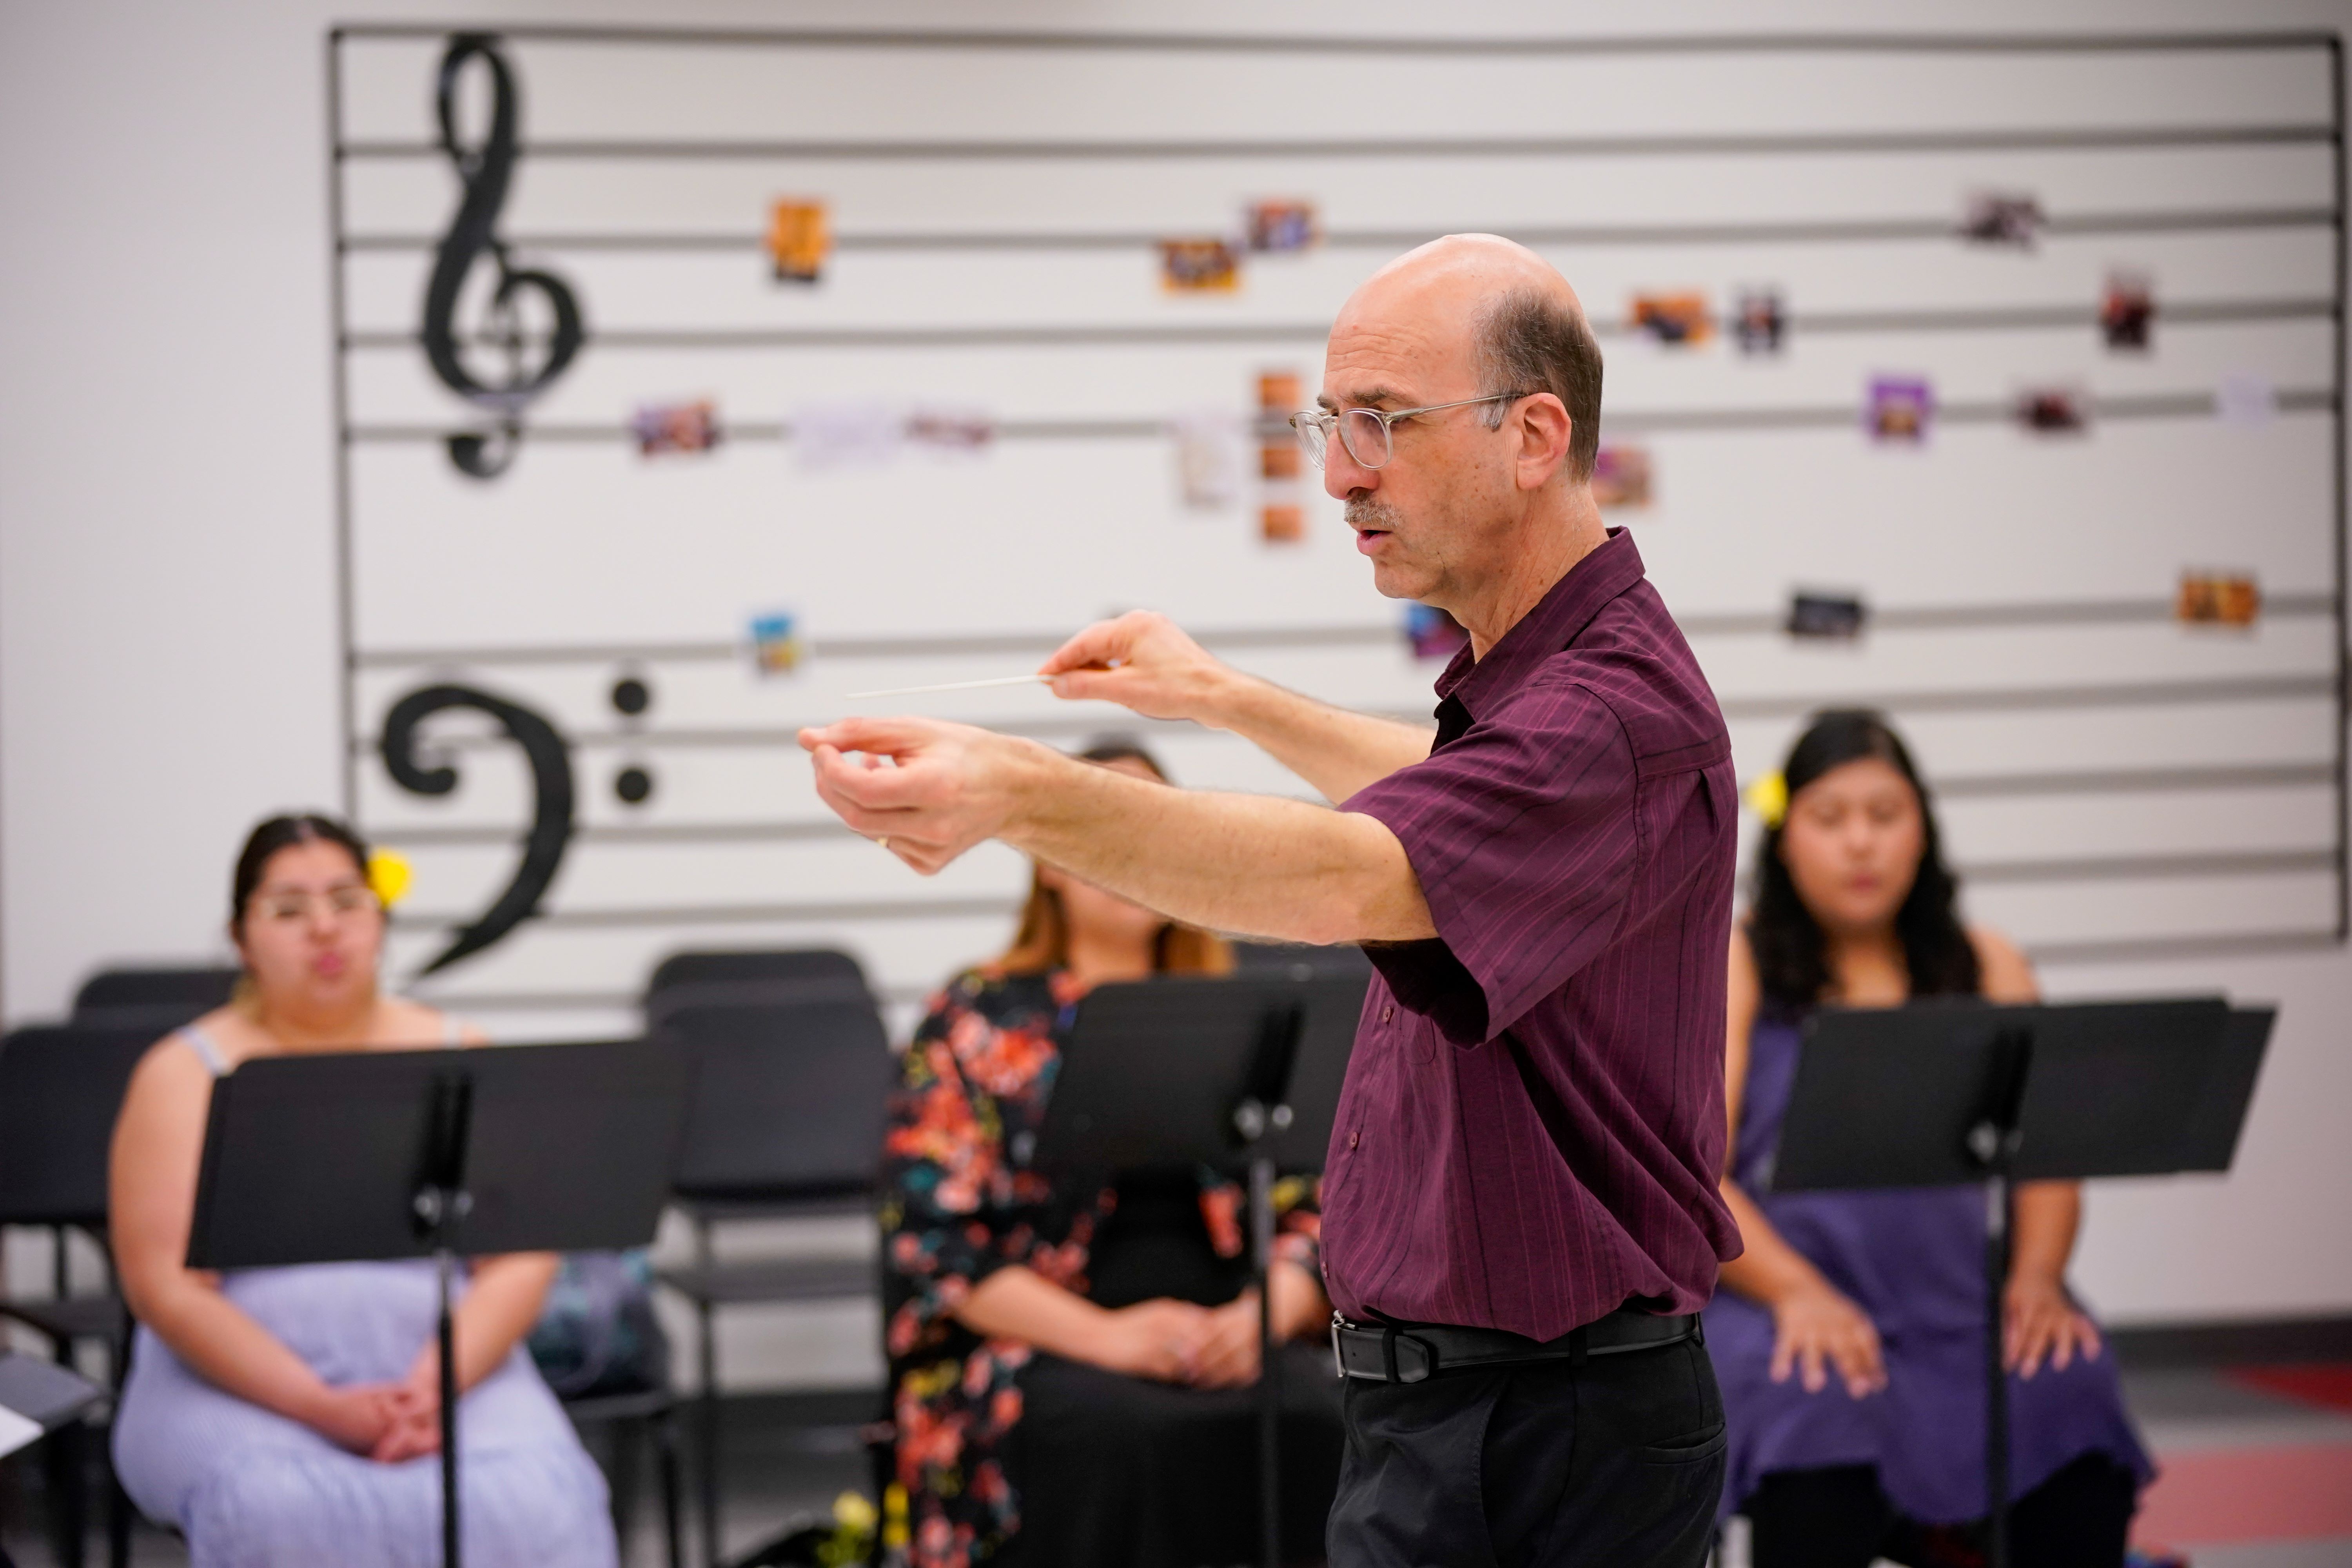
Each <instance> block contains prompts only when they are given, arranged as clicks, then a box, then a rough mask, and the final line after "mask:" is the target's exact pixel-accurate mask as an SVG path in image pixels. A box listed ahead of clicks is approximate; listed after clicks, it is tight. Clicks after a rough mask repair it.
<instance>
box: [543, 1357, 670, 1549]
mask: <svg viewBox="0 0 2352 1568" xmlns="http://www.w3.org/2000/svg"><path fill="white" fill-rule="evenodd" d="M562 1405H563V1413H564V1415H568V1416H570V1417H571V1418H572V1425H573V1426H579V1427H587V1426H608V1427H610V1428H611V1429H612V1432H613V1469H612V1477H611V1483H612V1489H613V1532H614V1534H615V1535H617V1536H618V1537H619V1538H620V1542H621V1561H622V1562H623V1563H627V1562H628V1560H629V1542H630V1537H631V1536H633V1535H634V1534H635V1525H636V1502H637V1463H636V1456H637V1436H638V1434H640V1433H646V1434H649V1435H651V1436H652V1438H653V1445H654V1464H655V1467H656V1470H655V1473H656V1478H657V1479H658V1481H659V1484H660V1486H661V1500H662V1535H663V1541H664V1543H665V1545H666V1547H667V1552H668V1559H667V1561H668V1563H669V1568H686V1537H685V1521H684V1517H683V1508H682V1503H681V1499H682V1495H683V1490H684V1489H683V1488H682V1486H681V1485H680V1482H679V1478H678V1460H677V1406H678V1399H677V1394H675V1393H673V1392H672V1391H671V1390H669V1389H667V1388H648V1389H641V1390H636V1391H634V1392H630V1393H625V1394H583V1395H581V1396H580V1397H578V1398H574V1399H565V1400H563V1401H562Z"/></svg>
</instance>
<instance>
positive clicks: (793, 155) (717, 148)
mask: <svg viewBox="0 0 2352 1568" xmlns="http://www.w3.org/2000/svg"><path fill="white" fill-rule="evenodd" d="M2335 140H2336V128H2335V126H2333V125H2332V124H2329V123H2327V122H2326V121H2268V122H2262V121H2257V122H2252V123H2246V124H2237V125H2051V126H2036V127H2032V128H2030V129H2025V130H2014V131H2011V130H2000V129H1992V128H1980V129H1955V130H1947V131H1899V130H1895V129H1892V128H1887V129H1872V130H1864V131H1828V132H1733V133H1718V132H1701V133H1697V134H1685V135H1644V136H1590V135H1588V136H1548V135H1528V134H1518V135H1510V136H1365V137H1333V138H1307V137H1299V138H1295V139H1294V138H1276V139H1274V140H1268V141H1255V140H1251V139H1248V138H1244V137H1171V138H1167V139H1164V140H1150V139H1145V138H1141V137H1136V138H1129V139H1122V140H1108V139H1106V140H1087V139H1083V138H1079V137H1046V138H1031V139H1013V138H1003V139H997V140H992V139H989V138H985V137H971V138H959V139H957V140H954V141H919V140H914V139H911V138H909V139H904V140H885V139H873V140H860V139H852V138H846V137H840V138H832V137H821V136H805V137H794V138H789V139H779V140H774V141H754V140H732V139H730V140H698V139H694V138H689V137H677V138H669V139H664V140H628V139H611V140H598V139H594V138H587V137H572V138H567V137H548V138H545V139H542V140H540V141H535V142H525V143H523V144H522V146H521V147H520V155H521V156H523V157H526V158H538V159H547V160H550V161H554V160H559V159H560V160H563V161H566V162H583V161H585V162H608V163H647V162H651V163H676V162H693V163H741V162H752V163H824V162H827V161H834V162H840V163H904V162H927V163H1118V162H1122V161H1134V162H1138V163H1213V162H1216V161H1218V160H1222V159H1234V160H1263V159H1280V160H1284V161H1287V162H1302V161H1309V160H1316V159H1328V160H1330V161H1332V162H1335V163H1356V162H1361V161H1363V160H1366V159H1396V158H1478V159H1487V160H1493V159H1504V158H1509V159H1530V158H1574V159H1581V160H1600V159H1611V158H1645V159H1646V158H1702V157H1703V158H1722V157H1773V156H1780V157H1851V156H1858V155H1880V156H1886V155H1895V156H1899V155H1903V154H1909V153H2087V152H2108V151H2116V152H2122V151H2129V152H2174V151H2179V150H2182V149H2186V148H2192V147H2290V146H2326V145H2330V144H2332V143H2333V142H2335ZM440 151H441V150H440V149H439V148H438V147H437V146H436V145H435V144H434V143H432V142H406V141H355V142H344V143H343V144H342V153H343V155H344V156H345V157H347V158H353V159H364V160H370V161H377V162H393V161H399V160H404V159H415V158H423V157H437V156H439V155H440Z"/></svg>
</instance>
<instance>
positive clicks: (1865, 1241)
mask: <svg viewBox="0 0 2352 1568" xmlns="http://www.w3.org/2000/svg"><path fill="white" fill-rule="evenodd" d="M1800 1029H1801V1021H1800V1020H1796V1019H1791V1018H1788V1017H1785V1016H1782V1017H1774V1016H1764V1017H1760V1018H1759V1020H1758V1022H1757V1025H1756V1028H1755V1032H1754V1034H1753V1035H1751V1036H1750V1037H1749V1046H1748V1091H1747V1094H1746V1095H1745V1096H1744V1098H1743V1100H1742V1105H1741V1112H1740V1121H1739V1137H1738V1144H1737V1147H1736V1149H1735V1151H1734V1153H1733V1157H1732V1174H1733V1176H1734V1178H1735V1179H1737V1180H1738V1183H1739V1184H1740V1185H1741V1186H1742V1187H1744V1188H1745V1189H1746V1190H1747V1192H1748V1195H1749V1196H1750V1197H1752V1198H1754V1199H1756V1201H1757V1203H1758V1205H1759V1206H1760V1207H1761V1208H1762V1209H1763V1211H1764V1214H1765V1216H1766V1217H1767V1218H1769V1219H1770V1220H1771V1222H1772V1224H1773V1226H1775V1227H1776V1228H1778V1229H1779V1231H1780V1234H1781V1236H1782V1237H1785V1238H1787V1240H1788V1243H1789V1245H1790V1246H1791V1247H1795V1248H1796V1249H1797V1250H1798V1251H1799V1252H1800V1253H1801V1254H1802V1255H1803V1256H1804V1257H1805V1258H1807V1259H1808V1260H1809V1261H1811V1264H1812V1265H1813V1267H1814V1268H1818V1269H1820V1270H1821V1271H1822V1274H1823V1275H1824V1276H1825V1277H1826V1278H1827V1279H1829V1282H1830V1283H1831V1284H1832V1285H1834V1286H1836V1287H1837V1288H1838V1289H1840V1290H1842V1291H1843V1292H1844V1293H1845V1294H1846V1295H1847V1296H1848V1297H1850V1298H1852V1299H1853V1300H1854V1301H1855V1302H1856V1303H1857V1304H1858V1305H1860V1306H1861V1308H1862V1309H1863V1310H1864V1311H1865V1312H1868V1313H1869V1314H1870V1317H1871V1321H1873V1322H1874V1323H1876V1324H1877V1325H1878V1333H1879V1338H1880V1340H1881V1341H1882V1342H1883V1343H1884V1346H1885V1358H1886V1386H1885V1389H1883V1390H1881V1391H1880V1392H1879V1393H1876V1394H1867V1395H1865V1396H1864V1397H1863V1398H1861V1399H1855V1398H1854V1397H1853V1396H1852V1395H1851V1394H1847V1393H1846V1391H1845V1385H1844V1384H1843V1382H1842V1381H1841V1380H1839V1379H1838V1378H1837V1376H1836V1375H1835V1374H1834V1373H1832V1376H1831V1378H1830V1381H1829V1384H1828V1386H1826V1387H1824V1388H1823V1389H1822V1391H1821V1392H1820V1393H1819V1394H1808V1393H1806V1392H1805V1388H1804V1384H1802V1383H1801V1382H1800V1381H1799V1380H1798V1378H1797V1376H1795V1375H1793V1374H1792V1375H1791V1376H1790V1379H1789V1381H1788V1382H1786V1383H1774V1382H1773V1381H1772V1380H1771V1377H1770V1375H1769V1367H1770V1365H1771V1360H1772V1314H1771V1313H1770V1312H1769V1310H1766V1309H1765V1308H1763V1307H1760V1306H1759V1305H1757V1304H1756V1303H1755V1302H1753V1301H1750V1300H1748V1299H1747V1298H1746V1297H1744V1296H1740V1295H1738V1294H1737V1293H1735V1292H1733V1291H1731V1290H1728V1289H1721V1290H1717V1292H1716V1297H1715V1300H1714V1302H1713V1303H1712V1304H1711V1305H1709V1306H1708V1308H1707V1309H1706V1348H1707V1350H1708V1352H1710V1353H1711V1354H1712V1356H1713V1357H1714V1360H1715V1371H1716V1378H1717V1382H1719V1383H1720V1384H1722V1387H1723V1406H1724V1415H1725V1419H1726V1421H1727V1424H1728V1426H1729V1427H1730V1433H1731V1447H1730V1456H1729V1458H1730V1468H1729V1473H1728V1475H1727V1478H1726V1479H1725V1481H1724V1489H1723V1505H1722V1512H1723V1513H1725V1514H1733V1513H1737V1512H1738V1511H1739V1508H1740V1505H1741V1504H1742V1503H1744V1502H1745V1501H1746V1500H1747V1499H1748V1494H1749V1493H1750V1492H1752V1491H1754V1490H1755V1489H1756V1485H1757V1483H1758V1482H1759V1481H1760V1480H1761V1479H1763V1478H1764V1476H1765V1474H1766V1473H1767V1472H1768V1471H1771V1470H1790V1469H1811V1468H1818V1467H1822V1466H1830V1465H1875V1466H1876V1467H1877V1468H1878V1479H1879V1484H1880V1486H1881V1487H1882V1488H1884V1489H1885V1492H1886V1495H1887V1497H1888V1498H1889V1499H1891V1500H1893V1502H1894V1504H1895V1507H1896V1508H1897V1509H1900V1510H1902V1511H1903V1512H1904V1513H1906V1514H1907V1515H1909V1516H1910V1517H1911V1518H1913V1519H1915V1520H1916V1521H1920V1522H1921V1523H1923V1524H1958V1523H1960V1522H1962V1521H1967V1520H1971V1519H1979V1518H1981V1517H1983V1514H1984V1499H1985V1465H1984V1446H1985V1396H1984V1395H1985V1383H1984V1333H1985V1303H1984V1235H1985V1231H1984V1196H1983V1194H1982V1192H1981V1190H1980V1189H1979V1188H1976V1187H1903V1188H1890V1189H1887V1190H1885V1191H1878V1192H1853V1193H1789V1194H1777V1195H1776V1194H1768V1193H1766V1192H1765V1191H1763V1190H1762V1188H1763V1183H1762V1180H1761V1178H1762V1177H1763V1175H1764V1174H1765V1173H1766V1172H1767V1171H1768V1170H1769V1168H1770V1163H1771V1160H1772V1156H1773V1154H1774V1153H1775V1152H1777V1150H1778V1149H1779V1146H1780V1121H1781V1118H1782V1117H1783V1116H1784V1115H1785V1114H1786V1113H1787V1111H1788V1109H1789V1095H1790V1089H1792V1088H1793V1087H1794V1086H1795V1082H1796V1076H1797V1051H1798V1037H1799V1031H1800ZM2009 1399H2010V1412H2011V1415H2010V1434H2011V1437H2010V1444H2011V1446H2010V1488H2011V1491H2010V1495H2011V1497H2021V1496H2023V1495H2024V1494H2025V1493H2026V1492H2027V1491H2029V1490H2031V1489H2033V1488H2034V1487H2036V1486H2039V1485H2040V1484H2041V1483H2042V1481H2044V1480H2046V1479H2049V1478H2050V1477H2051V1476H2052V1475H2053V1474H2055V1473H2056V1472H2057V1471H2058V1470H2060V1469H2062V1468H2064V1467H2065V1466H2066V1465H2068V1464H2070V1463H2072V1462H2073V1461H2074V1459H2076V1458H2079V1457H2081V1456H2082V1455H2084V1454H2086V1453H2101V1454H2105V1455H2108V1456H2109V1457H2111V1458H2114V1460H2115V1461H2116V1463H2117V1464H2119V1465H2121V1466H2123V1467H2124V1468H2126V1469H2128V1470H2130V1471H2131V1472H2132V1473H2133V1474H2134V1475H2136V1476H2137V1477H2138V1478H2139V1481H2140V1484H2141V1485H2143V1486H2145V1485H2146V1484H2147V1482H2148V1480H2149V1479H2152V1478H2153V1477H2154V1476H2155V1473H2156V1470H2155V1467H2154V1466H2153V1465H2151V1464H2150V1463H2149V1462H2148V1458H2147V1452H2146V1451H2145V1450H2144V1449H2142V1448H2141V1447H2140V1445H2139V1439H2138V1436H2137V1435H2136V1434H2135V1433H2134V1432H2133V1430H2132V1426H2131V1420H2130V1418H2129V1417H2128V1416H2127V1415H2125V1413H2124V1403H2123V1391H2122V1389H2121V1387H2120V1386H2119V1384H2117V1382H2116V1364H2115V1357H2114V1356H2113V1355H2112V1354H2110V1353H2107V1352H2105V1351H2104V1350H2103V1351H2102V1352H2101V1353H2100V1355H2099V1357H2098V1358H2097V1359H2096V1360H2095V1361H2084V1360H2083V1359H2082V1358H2080V1357H2079V1356H2078V1357H2077V1358H2076V1359H2075V1360H2074V1363H2073V1364H2072V1365H2070V1366H2069V1367H2067V1368H2066V1370H2065V1371H2063V1372H2059V1371H2056V1370H2054V1369H2053V1367H2052V1366H2051V1365H2050V1363H2048V1362H2047V1361H2045V1362H2043V1363H2042V1369H2041V1371H2039V1372H2038V1373H2035V1374H2034V1375H2033V1376H2032V1377H2031V1378H2021V1377H2017V1376H2015V1375H2011V1378H2010V1380H2009Z"/></svg>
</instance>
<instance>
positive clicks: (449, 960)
mask: <svg viewBox="0 0 2352 1568" xmlns="http://www.w3.org/2000/svg"><path fill="white" fill-rule="evenodd" d="M445 708H477V709H479V710H481V711H483V712H485V713H488V715H490V717H492V718H494V719H496V720H497V721H499V723H500V724H501V725H503V726H505V728H506V732H507V733H508V734H509V735H510V736H512V737H513V738H514V741H515V743H516V744H518V745H520V747H521V748H522V753H523V757H524V759H525V760H526V761H528V762H529V763H530V778H531V794H532V796H533V805H532V809H531V817H530V833H529V834H528V835H527V836H526V837H525V838H524V840H523V851H522V863H521V864H520V865H519V866H517V867H516V868H515V874H514V878H513V879H512V880H510V881H509V882H508V883H507V885H506V889H505V890H504V891H503V892H501V893H499V896H498V898H497V900H494V901H493V902H492V903H491V905H490V907H489V908H488V910H484V911H483V912H482V914H481V916H480V917H479V918H478V919H477V920H476V921H474V922H473V923H472V924H471V925H468V926H466V927H464V928H462V929H461V930H459V931H458V932H457V937H456V939H455V940H454V941H452V942H450V943H449V945H448V946H447V947H446V948H444V949H443V950H442V951H441V952H439V953H438V954H436V956H435V957H434V959H433V962H432V963H427V964H426V965H425V967H424V968H423V969H421V970H419V971H417V973H418V974H419V975H425V974H430V973H433V972H434V971H435V970H437V969H446V968H448V967H449V965H451V964H453V963H457V961H458V960H459V959H461V958H466V957H469V956H471V955H472V954H474V953H477V952H481V951H482V949H484V948H486V947H488V946H489V945H490V944H491V943H492V942H497V941H498V940H499V938H501V937H503V936H505V935H506V934H507V933H508V932H509V931H512V930H514V928H515V927H516V926H518V925H520V924H521V923H522V922H523V921H526V920H529V919H530V917H531V916H532V915H533V914H535V913H537V912H538V910H539V900H540V899H541V897H542V896H544V895H545V893H546V892H547V889H548V884H549V883H551V882H552V881H554V879H555V871H556V868H557V867H559V866H561V865H562V864H563V851H564V849H565V848H566V847H568V846H569V845H570V844H571V842H572V752H571V749H570V748H569V747H567V746H566V745H564V743H563V737H562V735H559V734H557V733H556V731H555V726H554V725H552V724H551V723H549V722H548V721H546V720H545V719H542V718H541V717H540V716H539V715H538V714H536V713H534V712H532V711H531V710H530V709H528V708H525V707H523V706H522V705H521V704H520V703H515V702H509V701H508V700H506V699H505V698H503V697H493V696H491V695H490V694H489V693H488V692H487V691H478V690H476V689H473V688H472V687H470V686H427V687H423V688H420V689H417V690H415V691H412V692H410V693H409V694H408V695H407V696H405V697H404V698H402V699H401V700H399V701H397V702H395V703H394V704H393V705H392V709H391V711H389V712H387V713H386V714H385V715H384V717H383V765H384V767H385V768H386V769H387V770H388V771H389V772H390V773H391V774H392V777H393V781H394V783H395V784H399V785H400V787H401V788H403V789H404V790H408V791H410V792H411V793H413V794H415V795H447V794H448V793H449V792H450V791H451V790H454V789H456V788H457V769H456V768H453V767H450V766H448V765H447V764H446V763H443V764H441V765H440V766H437V767H425V766H423V765H421V764H420V763H419V762H418V760H417V756H416V742H417V728H418V726H419V725H421V724H423V723H424V722H425V720H426V719H428V718H430V717H431V716H432V715H434V714H436V713H438V712H440V711H441V710H443V709H445Z"/></svg>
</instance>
